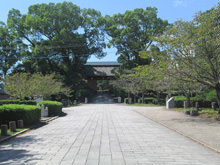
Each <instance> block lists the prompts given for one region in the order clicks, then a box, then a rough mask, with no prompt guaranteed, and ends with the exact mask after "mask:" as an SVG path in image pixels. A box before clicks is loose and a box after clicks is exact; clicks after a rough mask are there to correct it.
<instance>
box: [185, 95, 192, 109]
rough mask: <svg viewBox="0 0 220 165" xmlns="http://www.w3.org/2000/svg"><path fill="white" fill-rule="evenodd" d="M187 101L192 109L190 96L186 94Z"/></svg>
mask: <svg viewBox="0 0 220 165" xmlns="http://www.w3.org/2000/svg"><path fill="white" fill-rule="evenodd" d="M186 101H187V105H188V107H190V105H191V103H190V94H188V93H187V94H186Z"/></svg>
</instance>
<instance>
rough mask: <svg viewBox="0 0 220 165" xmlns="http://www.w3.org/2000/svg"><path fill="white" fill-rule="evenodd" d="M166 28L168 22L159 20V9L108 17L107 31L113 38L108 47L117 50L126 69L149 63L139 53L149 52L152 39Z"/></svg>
mask: <svg viewBox="0 0 220 165" xmlns="http://www.w3.org/2000/svg"><path fill="white" fill-rule="evenodd" d="M166 26H168V22H167V21H164V20H162V19H160V18H158V17H157V9H156V8H152V7H147V8H146V9H141V8H140V9H134V10H133V11H132V10H128V11H126V12H125V13H124V14H115V15H113V16H112V17H110V16H106V31H107V34H108V35H109V36H110V37H111V40H110V41H109V44H108V46H114V47H116V48H117V54H119V55H120V56H119V58H118V60H119V62H121V63H122V64H124V67H126V68H133V67H135V66H137V65H138V64H146V63H149V61H148V60H143V59H141V58H140V57H139V56H138V54H139V51H140V50H147V49H148V48H149V47H150V46H151V44H152V43H153V38H152V37H153V36H157V35H159V34H161V33H163V31H164V30H165V27H166Z"/></svg>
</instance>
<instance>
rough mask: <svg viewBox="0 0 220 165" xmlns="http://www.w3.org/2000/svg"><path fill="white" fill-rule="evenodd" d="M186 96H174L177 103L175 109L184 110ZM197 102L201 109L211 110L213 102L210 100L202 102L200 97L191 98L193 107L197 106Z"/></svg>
mask: <svg viewBox="0 0 220 165" xmlns="http://www.w3.org/2000/svg"><path fill="white" fill-rule="evenodd" d="M186 100H187V99H186V97H185V96H174V101H175V107H177V108H182V107H183V102H184V101H186ZM196 102H198V104H199V107H200V108H209V107H211V101H208V100H202V99H201V98H199V97H191V98H190V104H191V106H192V107H194V106H195V104H196Z"/></svg>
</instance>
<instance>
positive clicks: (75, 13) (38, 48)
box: [8, 2, 105, 90]
mask: <svg viewBox="0 0 220 165" xmlns="http://www.w3.org/2000/svg"><path fill="white" fill-rule="evenodd" d="M8 26H10V27H11V29H13V31H14V33H15V34H16V35H17V36H18V37H19V38H21V39H22V40H23V41H24V44H26V45H27V46H28V48H29V49H28V50H29V52H30V53H29V54H28V56H27V57H26V58H25V59H24V60H23V63H22V64H21V65H19V66H18V68H19V69H22V70H26V71H28V72H31V73H33V72H41V73H43V74H48V73H52V72H56V73H57V77H58V78H60V79H62V80H63V81H64V83H65V84H66V85H67V86H71V87H72V89H73V90H74V89H78V88H79V86H80V84H81V80H82V79H83V73H82V71H83V67H84V66H83V64H85V62H86V61H87V59H88V58H89V57H90V56H91V55H96V56H97V57H103V56H105V53H104V52H103V48H104V47H105V42H104V29H103V22H102V21H101V13H100V12H98V11H96V10H93V9H80V8H79V7H78V6H76V5H74V4H72V3H71V2H63V3H57V4H54V3H49V4H37V5H33V6H30V7H29V10H28V13H27V14H24V15H21V14H20V12H19V11H18V10H15V9H13V10H11V11H10V12H9V17H8Z"/></svg>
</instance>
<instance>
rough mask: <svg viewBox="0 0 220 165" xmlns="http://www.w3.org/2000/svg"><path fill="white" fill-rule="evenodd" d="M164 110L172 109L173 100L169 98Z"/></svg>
mask: <svg viewBox="0 0 220 165" xmlns="http://www.w3.org/2000/svg"><path fill="white" fill-rule="evenodd" d="M166 108H167V109H170V108H174V98H173V97H171V98H170V99H168V100H167V101H166Z"/></svg>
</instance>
